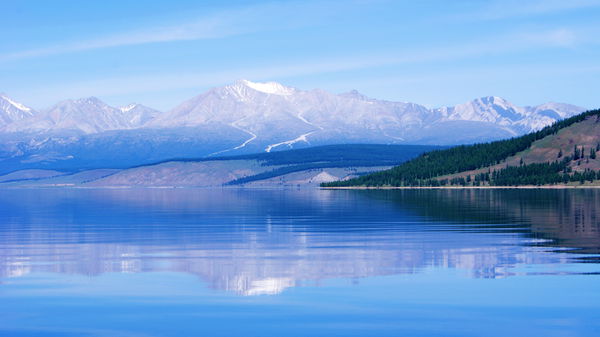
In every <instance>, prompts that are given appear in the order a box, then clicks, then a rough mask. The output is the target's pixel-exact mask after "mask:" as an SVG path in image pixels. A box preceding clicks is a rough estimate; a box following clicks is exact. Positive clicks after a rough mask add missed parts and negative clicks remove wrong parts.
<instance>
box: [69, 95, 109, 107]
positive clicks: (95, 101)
mask: <svg viewBox="0 0 600 337" xmlns="http://www.w3.org/2000/svg"><path fill="white" fill-rule="evenodd" d="M73 102H75V103H78V104H93V105H106V103H104V102H102V101H101V100H100V99H99V98H98V97H95V96H90V97H83V98H79V99H76V100H74V101H73Z"/></svg>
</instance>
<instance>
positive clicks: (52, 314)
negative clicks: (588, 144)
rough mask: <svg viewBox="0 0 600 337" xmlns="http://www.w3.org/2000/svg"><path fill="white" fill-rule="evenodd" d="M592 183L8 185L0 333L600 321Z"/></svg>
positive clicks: (468, 330)
mask: <svg viewBox="0 0 600 337" xmlns="http://www.w3.org/2000/svg"><path fill="white" fill-rule="evenodd" d="M599 253H600V191H599V190H584V189H581V190H395V191H377V190H370V191H360V190H242V189H239V190H238V189H215V190H208V189H205V190H203V189H123V190H110V189H98V190H93V189H40V190H37V189H22V190H17V189H15V190H0V336H10V337H20V336H61V337H62V336H67V337H68V336H111V337H119V336H132V337H133V336H136V337H137V336H507V335H508V336H511V335H512V336H521V335H528V336H592V335H600V274H599V273H600V264H599V263H600V255H599Z"/></svg>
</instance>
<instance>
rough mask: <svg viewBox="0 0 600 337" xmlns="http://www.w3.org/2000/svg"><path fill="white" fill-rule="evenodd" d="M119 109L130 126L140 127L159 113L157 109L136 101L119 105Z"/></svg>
mask: <svg viewBox="0 0 600 337" xmlns="http://www.w3.org/2000/svg"><path fill="white" fill-rule="evenodd" d="M119 110H120V111H121V113H122V114H123V118H124V119H125V121H126V122H127V123H128V125H129V127H130V128H139V127H142V126H144V125H145V124H146V123H148V122H149V121H151V120H153V119H154V118H156V117H158V115H159V114H160V111H158V110H154V109H152V108H149V107H147V106H144V105H142V104H137V103H132V104H129V105H126V106H122V107H119Z"/></svg>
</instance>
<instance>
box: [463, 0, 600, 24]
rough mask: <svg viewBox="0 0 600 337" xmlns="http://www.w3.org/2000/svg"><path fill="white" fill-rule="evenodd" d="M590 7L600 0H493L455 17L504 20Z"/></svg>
mask: <svg viewBox="0 0 600 337" xmlns="http://www.w3.org/2000/svg"><path fill="white" fill-rule="evenodd" d="M590 8H600V0H492V1H490V2H487V3H485V4H484V5H483V6H482V7H479V8H477V9H475V10H473V11H468V12H465V13H461V14H457V15H454V16H453V17H454V18H455V19H461V20H464V19H470V20H502V19H511V18H520V17H531V16H539V15H549V14H556V13H559V14H564V12H565V11H575V10H582V9H590Z"/></svg>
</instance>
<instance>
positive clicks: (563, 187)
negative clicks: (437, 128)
mask: <svg viewBox="0 0 600 337" xmlns="http://www.w3.org/2000/svg"><path fill="white" fill-rule="evenodd" d="M320 188H321V189H323V190H465V189H468V190H512V189H518V190H535V189H544V190H552V189H556V190H561V189H598V188H600V185H587V186H586V185H582V186H573V185H542V186H536V185H522V186H344V187H320Z"/></svg>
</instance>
